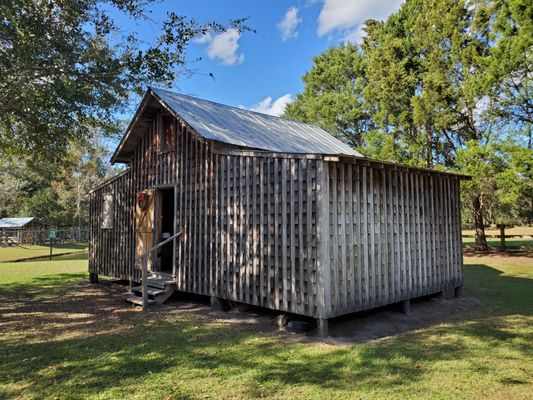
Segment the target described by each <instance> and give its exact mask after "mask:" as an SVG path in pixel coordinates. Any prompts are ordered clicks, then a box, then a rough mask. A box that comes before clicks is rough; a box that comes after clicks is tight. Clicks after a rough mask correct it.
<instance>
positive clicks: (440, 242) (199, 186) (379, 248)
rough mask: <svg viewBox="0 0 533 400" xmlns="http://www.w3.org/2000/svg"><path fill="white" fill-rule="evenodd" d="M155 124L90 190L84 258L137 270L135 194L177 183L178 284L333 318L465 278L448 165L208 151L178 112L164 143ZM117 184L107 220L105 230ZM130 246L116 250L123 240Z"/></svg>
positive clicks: (129, 275)
mask: <svg viewBox="0 0 533 400" xmlns="http://www.w3.org/2000/svg"><path fill="white" fill-rule="evenodd" d="M160 145H161V141H160V136H159V134H158V126H157V124H156V123H154V124H153V125H152V126H151V127H150V128H149V129H147V134H146V136H145V137H143V138H141V140H140V143H139V147H138V148H137V149H136V150H135V152H134V154H133V155H132V159H131V162H130V169H129V170H128V171H127V172H126V173H124V174H123V175H121V176H118V177H117V178H115V179H114V180H111V181H109V182H106V183H105V184H104V185H103V186H101V187H99V188H97V189H95V190H94V191H93V192H92V193H91V199H90V200H91V203H90V214H91V215H90V224H91V227H90V235H91V238H90V247H89V270H90V272H91V273H93V274H97V273H99V274H105V275H109V276H114V277H118V278H121V279H131V280H134V281H140V280H141V279H142V277H141V275H142V274H141V273H140V271H139V270H136V269H133V258H134V251H133V245H134V243H135V236H134V235H135V232H134V227H133V210H134V207H135V203H136V193H138V192H139V191H141V190H145V189H150V188H153V187H154V185H159V184H165V185H171V186H174V187H175V188H176V189H175V190H176V196H175V210H176V211H175V212H176V220H175V230H176V229H178V227H179V229H183V232H184V236H183V240H179V241H178V242H177V244H176V246H175V258H174V259H175V260H176V265H175V271H176V278H175V279H176V283H177V288H178V289H179V290H183V291H186V292H192V293H197V294H205V295H210V296H213V295H215V296H216V297H219V298H222V299H228V300H233V301H241V302H245V303H251V304H255V305H259V306H266V307H270V308H273V309H277V310H280V311H285V312H292V313H296V314H303V315H308V316H313V317H317V316H319V317H321V318H324V319H326V318H331V317H334V316H336V315H341V314H344V313H347V312H353V311H360V310H365V309H369V308H372V307H375V306H379V305H383V304H390V303H393V302H399V301H403V300H407V299H410V298H413V297H416V296H418V295H423V294H431V293H436V292H438V291H442V290H443V288H445V287H449V288H453V287H458V286H460V285H462V281H463V277H462V257H461V233H460V207H459V183H458V180H457V177H455V176H453V175H446V174H440V173H437V172H435V173H433V172H432V173H425V174H424V173H422V171H421V170H416V169H410V168H398V169H395V168H393V167H392V166H390V165H389V166H388V167H387V168H385V167H384V165H383V164H381V163H373V162H370V161H365V160H352V159H345V158H343V157H333V158H331V157H330V158H328V161H323V160H322V158H321V157H316V156H313V157H299V156H298V155H285V154H273V153H263V152H256V151H252V152H244V153H243V152H239V151H236V152H230V153H226V154H219V153H216V152H215V153H213V151H212V145H213V144H212V143H211V142H209V141H200V140H198V139H197V135H196V134H195V133H194V132H192V131H190V130H187V129H186V127H184V126H183V125H180V126H179V127H177V129H176V149H175V151H172V152H167V153H160V152H159V151H158V146H160ZM104 193H113V194H114V196H115V199H116V204H117V214H116V220H115V221H114V228H113V229H109V230H102V229H100V228H99V226H100V225H99V224H101V213H102V201H103V200H102V198H103V197H102V196H103V194H104ZM125 248H126V249H129V250H126V251H124V249H125Z"/></svg>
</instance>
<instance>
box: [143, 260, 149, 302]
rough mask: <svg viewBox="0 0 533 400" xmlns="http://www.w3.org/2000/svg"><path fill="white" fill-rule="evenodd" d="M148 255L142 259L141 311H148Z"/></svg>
mask: <svg viewBox="0 0 533 400" xmlns="http://www.w3.org/2000/svg"><path fill="white" fill-rule="evenodd" d="M147 278H148V254H145V255H144V257H143V271H142V287H143V293H142V294H143V311H147V310H148V281H147Z"/></svg>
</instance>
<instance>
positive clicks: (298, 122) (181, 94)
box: [150, 87, 323, 129]
mask: <svg viewBox="0 0 533 400" xmlns="http://www.w3.org/2000/svg"><path fill="white" fill-rule="evenodd" d="M150 89H152V90H163V91H165V92H168V93H172V94H175V95H178V96H183V97H188V98H189V99H194V100H200V101H205V102H206V103H211V104H215V105H217V106H222V107H225V108H229V109H231V110H238V111H244V112H247V113H250V114H257V115H261V116H263V117H267V118H275V119H279V120H282V121H290V122H294V123H297V124H300V125H305V126H311V127H313V128H318V129H323V128H321V127H319V126H318V125H315V124H310V123H307V122H301V121H297V120H295V119H290V118H285V117H279V116H277V115H272V114H266V113H262V112H259V111H253V110H249V109H247V108H240V107H235V106H230V105H228V104H224V103H218V102H216V101H213V100H207V99H202V98H201V97H195V96H191V95H188V94H184V93H180V92H174V91H172V90H168V89H161V88H157V87H150Z"/></svg>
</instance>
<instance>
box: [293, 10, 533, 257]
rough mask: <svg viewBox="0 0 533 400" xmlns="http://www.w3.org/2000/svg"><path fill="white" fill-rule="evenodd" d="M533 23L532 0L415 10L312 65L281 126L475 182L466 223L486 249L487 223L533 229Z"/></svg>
mask: <svg viewBox="0 0 533 400" xmlns="http://www.w3.org/2000/svg"><path fill="white" fill-rule="evenodd" d="M532 16H533V5H532V3H531V2H527V1H524V0H489V1H481V0H471V1H466V0H462V1H455V0H407V1H406V2H405V3H404V4H403V5H402V7H401V8H400V9H399V10H398V11H397V12H396V13H394V14H392V15H391V16H390V17H389V18H388V19H387V20H386V21H383V22H381V21H375V20H369V21H366V23H365V35H364V37H363V40H362V43H361V45H360V46H356V45H353V44H345V45H342V46H340V47H336V48H331V49H329V50H327V51H326V52H324V53H323V54H321V55H320V56H318V57H315V59H314V65H313V68H312V69H311V70H310V71H309V72H308V73H306V74H305V75H304V77H303V81H304V83H305V89H304V91H303V92H302V93H301V94H299V95H298V96H297V98H296V100H295V102H294V103H293V104H291V105H290V106H289V107H288V108H287V110H286V113H285V115H286V116H288V117H290V118H294V119H298V120H301V121H304V122H312V123H317V124H318V125H320V126H322V127H323V128H325V129H327V130H329V131H330V132H331V133H332V134H333V135H336V136H339V137H341V138H344V139H345V140H346V141H347V142H348V143H351V144H353V145H354V146H357V147H358V150H359V151H360V152H361V153H363V154H365V155H367V156H369V157H374V158H378V159H382V160H387V161H396V162H403V163H407V164H411V165H418V166H425V167H435V168H439V169H447V170H451V171H461V172H463V173H468V174H470V175H472V177H473V179H472V181H470V182H468V183H465V185H464V186H463V188H464V190H463V204H464V206H465V209H466V211H468V212H467V213H464V215H465V216H466V218H465V220H466V221H472V223H473V224H474V225H475V226H476V232H477V235H476V243H477V245H478V247H480V248H486V247H487V244H486V240H485V235H484V224H485V222H486V220H489V221H492V222H495V221H496V220H498V221H499V220H506V222H509V221H515V222H519V221H527V222H531V220H532V219H533V190H532V184H531V168H532V165H531V162H527V161H526V160H530V159H533V147H532V133H531V111H532V108H531V105H532V103H531V99H532V93H531V78H532V68H533V63H532V54H533V52H532V50H533V32H532V21H533V18H532ZM346 126H347V127H348V129H346V128H345V127H346ZM498 221H496V222H498Z"/></svg>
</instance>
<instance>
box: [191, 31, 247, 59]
mask: <svg viewBox="0 0 533 400" xmlns="http://www.w3.org/2000/svg"><path fill="white" fill-rule="evenodd" d="M240 37H241V33H240V32H239V31H238V30H237V29H235V28H229V29H228V30H226V31H224V32H221V33H218V34H215V35H213V34H211V33H206V34H205V35H201V36H197V37H195V38H194V39H193V41H194V43H199V44H205V43H209V44H208V46H207V56H208V57H209V58H210V59H211V60H216V61H218V62H220V63H221V64H222V65H228V66H229V65H237V64H241V63H242V62H243V61H244V54H243V53H239V52H238V50H239V39H240Z"/></svg>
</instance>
